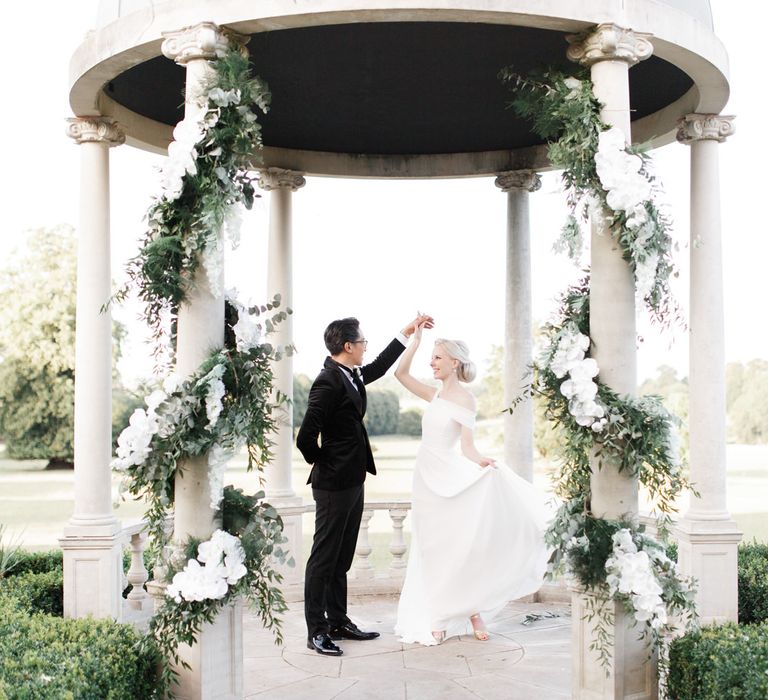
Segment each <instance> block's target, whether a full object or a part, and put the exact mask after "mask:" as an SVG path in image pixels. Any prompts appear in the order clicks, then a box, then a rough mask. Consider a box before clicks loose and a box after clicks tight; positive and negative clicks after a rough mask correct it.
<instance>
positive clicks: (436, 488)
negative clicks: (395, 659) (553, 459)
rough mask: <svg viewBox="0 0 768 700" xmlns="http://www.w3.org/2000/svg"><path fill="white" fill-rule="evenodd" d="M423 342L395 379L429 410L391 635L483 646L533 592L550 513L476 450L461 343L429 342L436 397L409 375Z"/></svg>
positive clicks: (415, 342)
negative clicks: (457, 639) (497, 621)
mask: <svg viewBox="0 0 768 700" xmlns="http://www.w3.org/2000/svg"><path fill="white" fill-rule="evenodd" d="M421 334H422V328H418V329H417V330H416V332H415V333H414V335H413V339H412V342H411V344H410V346H409V347H408V349H407V350H406V351H405V353H404V354H403V356H402V358H401V360H400V363H399V365H398V367H397V370H396V371H395V376H396V377H397V379H398V380H399V381H400V383H401V384H403V386H405V387H406V388H407V389H408V390H409V391H411V392H412V393H413V394H415V395H416V396H418V397H419V398H422V399H424V400H425V401H428V402H429V405H428V406H427V408H426V410H425V412H424V417H423V419H422V442H421V445H420V447H419V451H418V454H417V456H416V464H415V466H414V474H413V499H412V520H411V546H410V554H409V559H408V568H407V570H406V575H405V581H404V583H403V591H402V593H401V595H400V602H399V605H398V610H397V622H396V624H395V634H396V635H398V636H399V637H400V638H401V641H403V642H407V643H413V642H418V643H419V644H424V645H432V644H440V643H441V642H442V641H443V640H444V639H446V638H447V637H451V636H454V635H458V634H466V633H468V632H469V630H470V625H471V628H472V631H473V633H474V635H475V637H476V638H477V639H479V640H481V641H485V640H487V639H488V631H487V629H486V627H485V622H487V621H489V620H491V619H492V618H493V617H494V615H496V614H497V613H499V612H500V611H501V610H502V609H503V608H504V606H505V605H506V603H507V602H508V601H510V600H514V599H516V598H520V597H522V596H524V595H528V594H531V593H534V592H536V591H537V590H538V589H539V587H540V586H541V582H542V580H543V577H544V572H545V570H546V562H547V551H546V549H545V546H544V530H545V528H546V520H547V518H548V511H547V509H546V507H545V505H544V502H543V499H542V497H541V496H540V494H539V493H538V492H537V491H536V490H535V489H534V488H533V486H531V484H529V483H528V482H527V481H526V480H525V479H522V478H521V477H519V476H517V475H516V474H515V473H514V472H513V471H512V470H511V469H510V468H508V467H507V466H504V465H497V464H496V463H495V461H494V460H493V459H489V458H488V457H484V456H483V455H481V454H480V453H479V452H478V451H477V448H476V447H475V444H474V439H473V429H474V426H475V399H474V396H473V395H472V394H471V393H470V392H469V391H468V390H467V389H465V388H464V387H462V386H461V384H460V382H470V381H472V379H473V378H474V376H475V367H474V364H473V363H472V362H471V361H470V359H469V353H468V349H467V346H466V345H465V344H464V343H463V342H461V341H458V340H444V339H439V340H436V341H435V347H434V351H433V353H432V360H431V362H430V366H431V368H432V373H433V376H434V378H435V379H439V380H440V382H441V387H440V389H439V390H438V389H435V388H434V387H432V386H429V385H427V384H424V383H423V382H420V381H418V380H417V379H415V378H414V377H413V376H411V374H410V368H411V361H412V360H413V356H414V354H415V353H416V350H417V348H418V346H419V344H420V342H421ZM457 443H459V444H460V446H461V453H459V451H458V450H456V445H457Z"/></svg>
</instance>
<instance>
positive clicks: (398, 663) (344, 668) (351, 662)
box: [340, 650, 405, 678]
mask: <svg viewBox="0 0 768 700" xmlns="http://www.w3.org/2000/svg"><path fill="white" fill-rule="evenodd" d="M404 668H405V662H404V659H403V652H402V651H399V650H398V651H390V652H386V653H378V654H371V655H368V656H358V657H351V658H350V657H348V656H346V654H345V655H344V657H342V661H341V673H340V675H341V677H342V678H364V677H366V676H367V675H373V674H374V673H377V672H381V671H384V672H385V673H389V672H391V671H396V670H398V669H404Z"/></svg>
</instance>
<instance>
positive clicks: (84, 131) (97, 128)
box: [67, 117, 125, 146]
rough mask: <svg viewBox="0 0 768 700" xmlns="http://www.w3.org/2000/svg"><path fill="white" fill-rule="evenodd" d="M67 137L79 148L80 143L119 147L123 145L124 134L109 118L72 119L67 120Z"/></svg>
mask: <svg viewBox="0 0 768 700" xmlns="http://www.w3.org/2000/svg"><path fill="white" fill-rule="evenodd" d="M67 136H69V137H70V138H71V139H74V140H75V142H76V143H77V145H78V146H79V145H80V144H82V143H106V144H107V146H119V145H120V144H122V143H125V132H124V131H123V130H122V128H121V127H120V125H119V124H118V123H117V122H116V121H115V120H114V119H112V118H110V117H74V118H72V119H67Z"/></svg>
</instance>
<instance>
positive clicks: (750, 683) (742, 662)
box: [668, 622, 768, 700]
mask: <svg viewBox="0 0 768 700" xmlns="http://www.w3.org/2000/svg"><path fill="white" fill-rule="evenodd" d="M668 690H669V696H670V697H671V698H674V700H765V698H768V623H766V622H763V623H760V624H757V625H741V626H739V625H737V624H735V623H728V624H725V625H720V626H713V627H705V628H704V629H702V630H699V631H697V632H689V633H688V634H686V635H685V636H683V637H679V638H678V639H675V640H674V641H673V642H672V644H671V645H670V649H669V679H668Z"/></svg>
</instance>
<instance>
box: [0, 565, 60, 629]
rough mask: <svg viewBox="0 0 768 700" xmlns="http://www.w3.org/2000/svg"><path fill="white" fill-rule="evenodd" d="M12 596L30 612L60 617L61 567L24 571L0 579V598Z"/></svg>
mask: <svg viewBox="0 0 768 700" xmlns="http://www.w3.org/2000/svg"><path fill="white" fill-rule="evenodd" d="M4 598H13V599H14V600H15V601H16V602H17V603H18V605H19V607H21V608H23V609H24V610H27V611H28V612H29V613H30V614H32V613H35V612H40V613H45V614H47V615H54V616H57V617H61V616H62V615H63V614H64V576H63V574H62V570H61V569H54V570H53V571H44V572H42V573H34V572H26V573H23V574H19V575H18V576H10V577H9V578H2V579H0V600H2V599H4Z"/></svg>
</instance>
